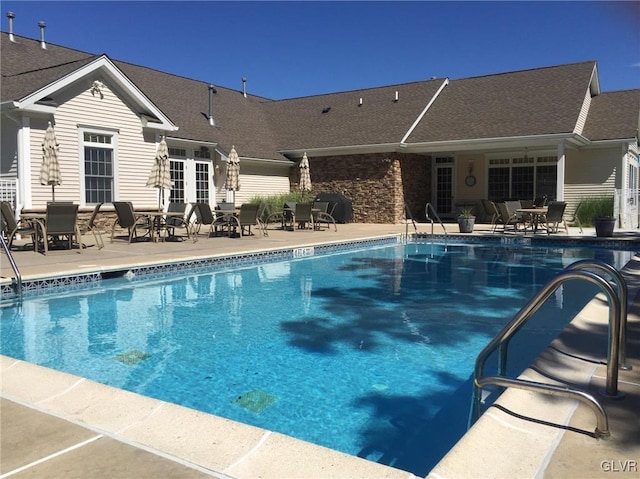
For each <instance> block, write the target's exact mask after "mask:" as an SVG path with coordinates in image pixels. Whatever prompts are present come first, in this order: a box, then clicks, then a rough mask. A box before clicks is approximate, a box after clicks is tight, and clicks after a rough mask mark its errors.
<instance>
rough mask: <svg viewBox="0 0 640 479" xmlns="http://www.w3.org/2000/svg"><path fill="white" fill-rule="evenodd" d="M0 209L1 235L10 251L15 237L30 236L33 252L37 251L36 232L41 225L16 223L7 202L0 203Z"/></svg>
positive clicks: (33, 222) (24, 222)
mask: <svg viewBox="0 0 640 479" xmlns="http://www.w3.org/2000/svg"><path fill="white" fill-rule="evenodd" d="M0 209H2V234H3V235H4V237H5V238H6V239H7V247H8V248H9V249H11V245H12V244H13V240H14V239H15V237H16V235H20V236H31V241H32V242H33V251H38V230H39V229H40V230H41V224H40V223H38V222H36V221H26V220H25V221H23V220H20V221H17V220H16V214H15V211H14V209H13V207H12V206H11V204H10V203H9V202H8V201H3V202H1V203H0ZM41 233H42V231H41ZM43 237H44V234H43Z"/></svg>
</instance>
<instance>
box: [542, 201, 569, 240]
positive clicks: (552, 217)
mask: <svg viewBox="0 0 640 479" xmlns="http://www.w3.org/2000/svg"><path fill="white" fill-rule="evenodd" d="M548 208H549V209H548V210H547V214H546V215H545V217H544V219H543V222H544V223H546V225H547V234H551V233H557V232H558V229H559V228H560V224H561V223H562V225H563V227H564V230H565V232H566V233H567V234H569V228H567V222H566V221H565V220H564V210H565V209H566V208H567V203H566V202H564V201H550V202H549V205H548Z"/></svg>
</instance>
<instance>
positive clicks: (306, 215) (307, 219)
mask: <svg viewBox="0 0 640 479" xmlns="http://www.w3.org/2000/svg"><path fill="white" fill-rule="evenodd" d="M312 210H313V203H297V204H296V209H295V212H294V214H293V215H294V217H293V223H294V224H297V225H298V229H306V228H310V229H312V230H313V229H315V225H314V221H313V211H312ZM307 225H308V226H307Z"/></svg>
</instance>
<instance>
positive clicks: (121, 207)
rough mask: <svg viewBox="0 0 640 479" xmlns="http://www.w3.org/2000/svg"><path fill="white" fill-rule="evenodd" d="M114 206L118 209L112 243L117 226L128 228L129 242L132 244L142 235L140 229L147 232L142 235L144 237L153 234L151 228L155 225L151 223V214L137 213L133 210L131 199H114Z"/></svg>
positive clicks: (112, 229)
mask: <svg viewBox="0 0 640 479" xmlns="http://www.w3.org/2000/svg"><path fill="white" fill-rule="evenodd" d="M113 207H114V208H115V209H116V215H117V219H116V221H115V222H114V223H113V226H112V227H111V242H112V243H113V237H114V235H115V230H116V226H119V227H120V228H126V229H127V231H128V233H129V237H128V242H129V244H131V241H132V240H133V239H134V238H136V239H138V238H140V236H138V230H141V231H144V232H145V233H144V234H143V235H142V236H143V237H144V236H146V235H151V228H152V227H153V225H152V223H151V220H150V219H149V216H147V215H144V214H137V213H136V212H135V211H134V210H133V204H132V203H131V202H130V201H114V202H113Z"/></svg>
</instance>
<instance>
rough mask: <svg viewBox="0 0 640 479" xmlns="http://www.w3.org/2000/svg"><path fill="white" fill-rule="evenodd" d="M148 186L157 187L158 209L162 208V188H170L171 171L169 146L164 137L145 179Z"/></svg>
mask: <svg viewBox="0 0 640 479" xmlns="http://www.w3.org/2000/svg"><path fill="white" fill-rule="evenodd" d="M147 186H148V187H149V188H158V210H160V209H162V203H163V202H164V190H165V189H170V188H171V172H170V171H169V148H168V147H167V142H166V141H165V139H164V137H163V138H162V140H161V141H160V144H159V145H158V151H157V152H156V161H154V163H153V168H151V173H150V174H149V179H148V180H147Z"/></svg>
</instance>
